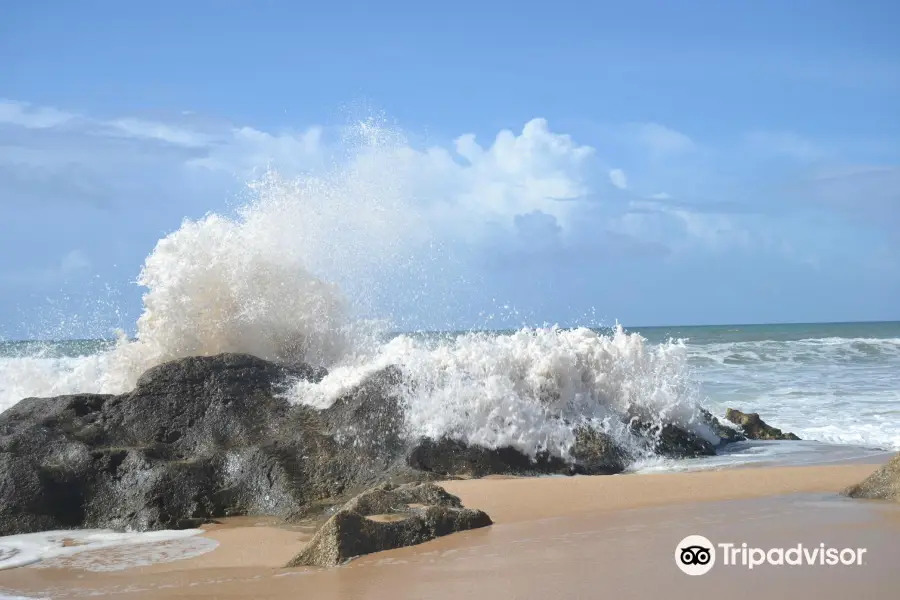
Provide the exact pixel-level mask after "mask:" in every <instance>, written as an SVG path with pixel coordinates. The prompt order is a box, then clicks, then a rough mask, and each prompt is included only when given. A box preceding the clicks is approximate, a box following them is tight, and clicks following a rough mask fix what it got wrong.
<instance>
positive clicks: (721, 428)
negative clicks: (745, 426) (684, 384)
mask: <svg viewBox="0 0 900 600" xmlns="http://www.w3.org/2000/svg"><path fill="white" fill-rule="evenodd" d="M700 421H701V422H702V423H704V424H705V425H707V426H708V427H709V428H710V430H711V431H712V432H713V433H714V434H716V436H718V438H719V440H720V442H719V445H720V446H724V445H726V444H733V443H735V442H743V441H744V440H746V439H747V438H746V436H744V435H743V434H742V433H741V432H739V431H738V430H737V429H735V428H734V427H729V426H728V425H726V424H725V423H722V422H721V421H719V419H718V418H716V417H715V416H713V414H712V413H711V412H709V411H708V410H706V409H705V408H701V409H700Z"/></svg>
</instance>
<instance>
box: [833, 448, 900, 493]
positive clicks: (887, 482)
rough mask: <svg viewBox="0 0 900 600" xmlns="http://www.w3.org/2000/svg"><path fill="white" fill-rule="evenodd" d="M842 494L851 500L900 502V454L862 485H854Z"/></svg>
mask: <svg viewBox="0 0 900 600" xmlns="http://www.w3.org/2000/svg"><path fill="white" fill-rule="evenodd" d="M842 493H843V494H844V495H846V496H850V497H851V498H867V499H870V500H893V501H894V502H900V454H898V455H897V456H895V457H894V458H892V459H891V460H890V461H889V462H888V463H887V464H886V465H884V466H883V467H881V468H880V469H878V470H877V471H875V472H874V473H872V474H871V475H869V476H868V477H867V478H866V479H864V480H863V481H862V483H858V484H856V485H852V486H850V487H848V488H847V489H845V490H844V491H843V492H842Z"/></svg>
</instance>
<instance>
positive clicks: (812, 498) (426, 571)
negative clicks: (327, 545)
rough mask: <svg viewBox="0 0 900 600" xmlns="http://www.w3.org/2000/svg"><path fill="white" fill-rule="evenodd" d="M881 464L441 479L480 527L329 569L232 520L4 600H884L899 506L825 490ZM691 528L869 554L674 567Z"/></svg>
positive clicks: (44, 581)
mask: <svg viewBox="0 0 900 600" xmlns="http://www.w3.org/2000/svg"><path fill="white" fill-rule="evenodd" d="M875 468H877V465H875V464H855V465H839V466H824V467H786V468H753V469H736V470H727V471H707V472H696V473H678V474H654V475H622V476H610V477H570V478H564V477H550V478H538V479H530V478H529V479H483V480H472V481H454V482H448V483H446V484H445V485H446V487H447V489H448V490H449V491H451V492H452V493H454V494H457V495H459V496H460V497H461V498H462V499H463V501H464V503H466V505H468V506H475V507H478V508H481V509H483V510H485V511H486V512H488V514H490V515H491V516H492V518H493V519H494V521H495V524H494V525H493V526H492V527H489V528H485V529H481V530H476V531H470V532H464V533H460V534H455V535H452V536H448V537H445V538H441V539H438V540H434V541H432V542H429V543H427V544H422V545H420V546H415V547H412V548H404V549H400V550H394V551H390V552H384V553H379V554H376V555H370V556H367V557H362V558H359V559H356V560H354V561H352V562H350V563H349V564H348V565H345V566H343V567H339V568H336V569H329V570H313V569H282V568H280V567H281V565H283V564H284V563H285V562H286V561H287V560H288V559H290V558H291V557H292V556H293V555H294V554H295V553H296V552H298V551H299V549H300V548H301V547H302V545H303V543H304V541H305V540H306V539H308V537H309V534H310V531H309V530H308V529H306V530H304V529H303V528H299V527H286V526H282V525H279V524H277V523H274V522H272V521H265V520H254V519H244V520H239V521H232V522H229V523H228V524H226V525H223V526H214V527H211V528H209V531H208V532H207V533H206V534H205V535H206V536H208V537H210V538H213V539H215V540H216V541H218V542H219V546H218V547H217V548H216V549H215V550H213V551H212V552H209V553H207V554H204V555H202V556H199V557H195V558H191V559H186V560H180V561H175V562H169V563H165V564H157V565H152V566H147V567H138V568H133V569H128V570H125V571H118V572H111V573H95V572H88V571H83V570H77V569H72V568H35V567H24V568H19V569H13V570H9V571H3V572H0V593H7V594H10V595H15V594H18V595H23V596H32V597H50V598H78V597H86V596H89V595H90V596H94V597H97V595H98V594H99V595H101V596H100V597H106V598H133V599H135V600H138V599H151V598H152V599H156V598H222V599H226V598H273V599H277V598H311V599H316V600H318V599H330V598H334V599H339V598H340V599H343V598H348V599H364V598H365V599H368V598H391V599H405V598H435V599H438V600H440V599H443V598H447V599H459V598H490V599H492V600H496V599H498V598H504V599H505V598H523V599H525V598H527V599H530V598H534V599H538V598H540V599H546V598H598V597H604V596H613V597H617V598H648V597H656V598H666V599H678V598H698V597H705V596H711V595H720V594H721V595H726V596H727V597H730V598H761V597H769V596H772V597H782V596H789V597H794V598H826V599H827V598H847V597H853V596H859V597H871V598H894V597H898V595H900V569H896V556H897V555H898V554H900V505H894V504H883V503H878V502H866V501H856V500H849V499H844V498H841V497H839V496H837V495H836V492H837V491H839V490H840V489H842V488H844V487H846V486H847V485H849V484H852V483H856V482H858V481H861V480H862V479H863V478H865V477H866V476H867V475H868V474H870V473H871V472H872V471H873V470H874V469H875ZM689 534H699V535H704V536H706V537H707V538H709V539H710V540H712V541H713V543H719V542H733V543H736V544H737V545H738V546H740V544H741V543H742V542H746V543H748V544H749V545H751V546H758V547H761V548H766V549H768V548H772V547H791V546H796V545H797V544H798V543H802V544H804V545H805V546H807V547H817V546H818V545H819V544H820V543H824V544H826V545H827V546H834V547H838V548H843V547H851V548H866V549H867V552H866V554H865V555H864V558H865V560H864V562H863V564H861V565H858V566H834V567H829V566H822V565H813V566H810V565H803V566H794V567H789V566H784V567H775V566H765V565H764V566H761V567H757V568H755V569H753V570H749V569H747V568H746V567H740V566H725V565H722V564H721V563H719V564H717V565H716V566H715V567H713V569H712V570H711V571H710V572H709V573H707V574H705V575H703V576H699V577H690V576H687V575H685V574H683V573H682V572H681V571H680V570H679V569H678V568H677V567H676V564H675V560H674V553H675V548H676V546H677V544H678V542H679V541H680V540H681V539H683V538H684V537H685V536H687V535H689Z"/></svg>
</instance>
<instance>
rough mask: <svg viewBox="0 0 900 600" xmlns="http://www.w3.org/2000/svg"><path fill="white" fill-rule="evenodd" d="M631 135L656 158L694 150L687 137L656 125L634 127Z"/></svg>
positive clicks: (694, 146) (694, 145)
mask: <svg viewBox="0 0 900 600" xmlns="http://www.w3.org/2000/svg"><path fill="white" fill-rule="evenodd" d="M633 135H634V137H635V139H636V141H637V142H638V143H639V144H641V145H642V146H644V147H645V148H646V149H647V150H649V151H650V152H651V153H653V154H654V155H658V156H662V155H673V154H681V153H684V152H689V151H691V150H694V149H695V148H696V144H695V143H694V141H693V140H692V139H691V138H690V137H688V136H687V135H685V134H683V133H681V132H680V131H675V130H674V129H670V128H668V127H665V126H664V125H659V124H658V123H641V124H639V125H636V126H634V132H633Z"/></svg>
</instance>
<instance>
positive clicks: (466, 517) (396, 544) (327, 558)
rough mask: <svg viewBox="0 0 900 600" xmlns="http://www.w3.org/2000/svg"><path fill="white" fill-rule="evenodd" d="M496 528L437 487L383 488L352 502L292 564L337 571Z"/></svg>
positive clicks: (384, 485) (486, 519) (331, 519)
mask: <svg viewBox="0 0 900 600" xmlns="http://www.w3.org/2000/svg"><path fill="white" fill-rule="evenodd" d="M372 517H376V518H372ZM378 517H380V518H378ZM491 524H492V522H491V518H490V517H489V516H488V515H487V514H485V513H484V512H482V511H480V510H473V509H468V508H464V507H463V506H462V503H461V502H460V500H459V498H457V497H456V496H453V495H451V494H448V493H447V492H446V491H444V490H443V489H442V488H440V487H438V486H436V485H434V484H430V483H421V484H415V485H413V484H407V485H401V486H393V485H390V484H382V485H380V486H378V487H376V488H374V489H371V490H368V491H366V492H363V493H362V494H360V495H359V496H357V497H355V498H353V499H352V500H350V501H349V502H347V503H346V504H345V505H344V506H343V507H342V508H341V509H340V510H339V511H338V512H337V513H336V514H335V515H334V516H333V517H331V518H330V519H329V520H328V521H326V522H325V524H324V525H323V526H322V527H321V528H320V529H319V530H318V531H317V532H316V534H315V535H314V536H313V538H312V540H310V542H309V544H307V546H306V548H304V549H303V551H302V552H300V554H298V555H297V556H296V557H295V558H294V559H293V560H291V561H290V562H289V563H288V564H287V565H286V566H287V567H297V566H318V567H333V566H336V565H339V564H341V563H343V562H346V561H347V560H349V559H351V558H354V557H357V556H362V555H364V554H371V553H373V552H380V551H383V550H391V549H394V548H402V547H405V546H413V545H416V544H421V543H423V542H427V541H429V540H433V539H435V538H437V537H440V536H444V535H449V534H451V533H455V532H457V531H465V530H468V529H476V528H479V527H486V526H488V525H491Z"/></svg>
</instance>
